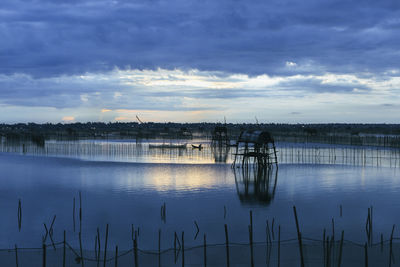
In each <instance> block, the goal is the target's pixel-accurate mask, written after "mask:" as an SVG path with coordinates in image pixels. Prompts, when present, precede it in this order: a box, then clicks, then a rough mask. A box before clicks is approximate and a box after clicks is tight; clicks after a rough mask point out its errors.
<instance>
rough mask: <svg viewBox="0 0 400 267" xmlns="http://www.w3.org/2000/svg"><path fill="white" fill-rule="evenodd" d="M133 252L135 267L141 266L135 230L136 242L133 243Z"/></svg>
mask: <svg viewBox="0 0 400 267" xmlns="http://www.w3.org/2000/svg"><path fill="white" fill-rule="evenodd" d="M133 251H134V256H135V267H138V266H139V260H138V253H137V251H138V246H137V232H136V230H135V240H134V242H133Z"/></svg>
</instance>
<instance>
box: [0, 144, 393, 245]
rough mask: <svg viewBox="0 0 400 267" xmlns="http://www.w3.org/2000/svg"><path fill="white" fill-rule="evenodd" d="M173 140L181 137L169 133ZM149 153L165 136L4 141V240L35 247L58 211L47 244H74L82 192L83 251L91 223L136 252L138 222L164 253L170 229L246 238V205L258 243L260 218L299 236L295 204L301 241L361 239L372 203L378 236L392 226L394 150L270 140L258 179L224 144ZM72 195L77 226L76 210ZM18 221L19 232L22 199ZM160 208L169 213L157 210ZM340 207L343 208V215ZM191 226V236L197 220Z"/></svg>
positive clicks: (0, 191) (143, 237)
mask: <svg viewBox="0 0 400 267" xmlns="http://www.w3.org/2000/svg"><path fill="white" fill-rule="evenodd" d="M173 142H174V143H177V142H180V143H184V142H185V141H179V140H173ZM193 142H194V143H196V144H199V143H203V144H204V149H202V150H198V149H192V148H191V147H189V145H188V146H187V148H186V149H161V148H153V149H151V148H149V145H150V144H160V143H162V141H159V140H158V141H157V140H153V141H149V142H141V143H136V142H135V141H132V140H114V141H99V140H81V141H49V142H46V145H45V147H37V146H35V145H34V144H24V145H23V144H21V143H19V144H11V145H10V144H6V143H4V142H3V143H2V144H1V151H2V152H0V211H1V214H2V217H3V218H7V219H2V220H0V225H1V229H2V231H0V246H1V247H2V248H8V247H13V246H14V244H18V246H19V247H40V244H41V242H42V238H43V237H44V236H45V233H46V230H45V227H44V224H46V227H47V228H49V227H50V225H51V223H52V220H53V218H54V216H55V215H56V219H55V221H54V226H53V229H54V234H53V239H54V240H57V241H61V240H62V238H63V231H64V230H66V233H67V239H68V240H69V242H70V243H71V244H73V245H74V246H78V232H79V228H80V223H79V206H80V204H79V192H81V196H82V226H81V228H82V229H81V230H82V240H83V246H84V247H85V248H87V249H93V247H94V240H95V236H96V233H97V228H99V231H100V233H101V234H100V235H101V238H104V232H105V227H106V224H109V227H110V228H109V241H108V242H109V245H110V246H114V245H116V244H118V245H119V246H120V247H121V249H130V248H132V239H131V229H132V225H133V226H134V227H135V229H138V228H139V238H138V239H139V243H140V244H139V246H140V247H141V248H143V249H156V248H157V246H158V233H159V232H158V231H159V229H161V235H162V240H163V241H162V244H161V247H162V248H170V247H172V246H173V242H174V232H176V233H181V232H182V231H184V232H185V236H186V238H187V240H185V245H187V246H195V245H199V244H202V242H203V239H202V236H203V234H205V233H206V234H207V242H209V243H212V244H216V243H224V242H225V233H224V224H227V225H228V228H229V232H230V240H231V242H238V243H240V242H242V243H243V242H248V225H249V212H250V210H251V211H252V214H253V222H254V236H255V241H265V238H266V221H267V220H268V221H269V222H268V223H269V227H270V228H272V220H273V221H274V227H275V232H276V229H277V227H278V225H280V226H281V235H282V239H290V238H296V226H295V221H294V216H293V206H294V205H295V206H296V208H297V213H298V216H299V223H300V228H301V231H302V234H303V236H306V237H310V238H316V239H321V238H322V233H323V229H324V228H326V229H327V232H329V234H331V232H332V219H333V220H334V224H335V231H336V232H335V236H336V238H337V239H340V232H341V231H342V230H344V231H345V233H346V239H348V240H353V241H355V242H361V243H363V242H365V240H366V233H365V223H366V219H367V209H368V208H369V207H371V206H373V226H374V228H373V231H374V239H375V240H378V239H379V238H380V234H381V233H383V235H384V237H385V239H387V238H388V237H389V235H390V232H391V229H392V225H393V224H395V223H398V222H400V213H398V212H397V211H398V208H399V206H400V202H399V201H398V200H399V198H400V197H399V196H400V194H399V193H400V176H399V151H397V150H391V149H379V148H375V147H370V148H360V147H349V146H330V145H322V144H290V143H282V144H278V145H277V148H278V160H279V162H280V163H279V165H278V168H277V167H274V168H273V169H272V170H270V171H268V172H265V173H264V174H262V177H257V175H258V174H256V173H254V172H251V171H250V172H249V173H245V172H243V171H242V169H237V168H235V169H232V168H231V162H232V158H233V156H232V154H233V152H234V149H233V148H231V149H229V148H218V147H217V148H212V147H210V146H208V145H207V142H206V140H194V141H193ZM74 198H75V231H74V221H73V206H74ZM19 199H20V200H21V204H22V225H21V230H20V231H19V229H18V217H17V210H18V200H19ZM164 203H165V205H166V209H165V210H166V212H165V213H166V216H165V220H163V219H162V217H161V207H162V206H163V204H164ZM340 206H342V214H340ZM196 224H197V226H198V228H199V231H198V235H197V236H196V233H197V227H196Z"/></svg>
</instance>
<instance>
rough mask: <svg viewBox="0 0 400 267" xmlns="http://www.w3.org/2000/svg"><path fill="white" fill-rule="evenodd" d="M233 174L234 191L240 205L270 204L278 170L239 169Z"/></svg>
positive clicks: (273, 194)
mask: <svg viewBox="0 0 400 267" xmlns="http://www.w3.org/2000/svg"><path fill="white" fill-rule="evenodd" d="M234 172H235V184H236V191H237V194H238V197H239V199H240V201H241V202H242V203H249V204H251V203H262V204H266V205H268V204H270V203H271V201H272V200H273V199H274V197H275V191H276V186H277V183H278V168H240V169H235V170H234Z"/></svg>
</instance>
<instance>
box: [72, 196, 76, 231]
mask: <svg viewBox="0 0 400 267" xmlns="http://www.w3.org/2000/svg"><path fill="white" fill-rule="evenodd" d="M72 222H73V225H74V233H75V198H74V201H73V206H72Z"/></svg>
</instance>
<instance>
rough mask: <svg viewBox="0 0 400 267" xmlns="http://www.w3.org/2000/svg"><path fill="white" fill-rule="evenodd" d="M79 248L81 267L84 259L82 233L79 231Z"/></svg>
mask: <svg viewBox="0 0 400 267" xmlns="http://www.w3.org/2000/svg"><path fill="white" fill-rule="evenodd" d="M79 249H80V252H81V264H82V267H84V266H85V263H84V260H83V248H82V233H81V232H79Z"/></svg>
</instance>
